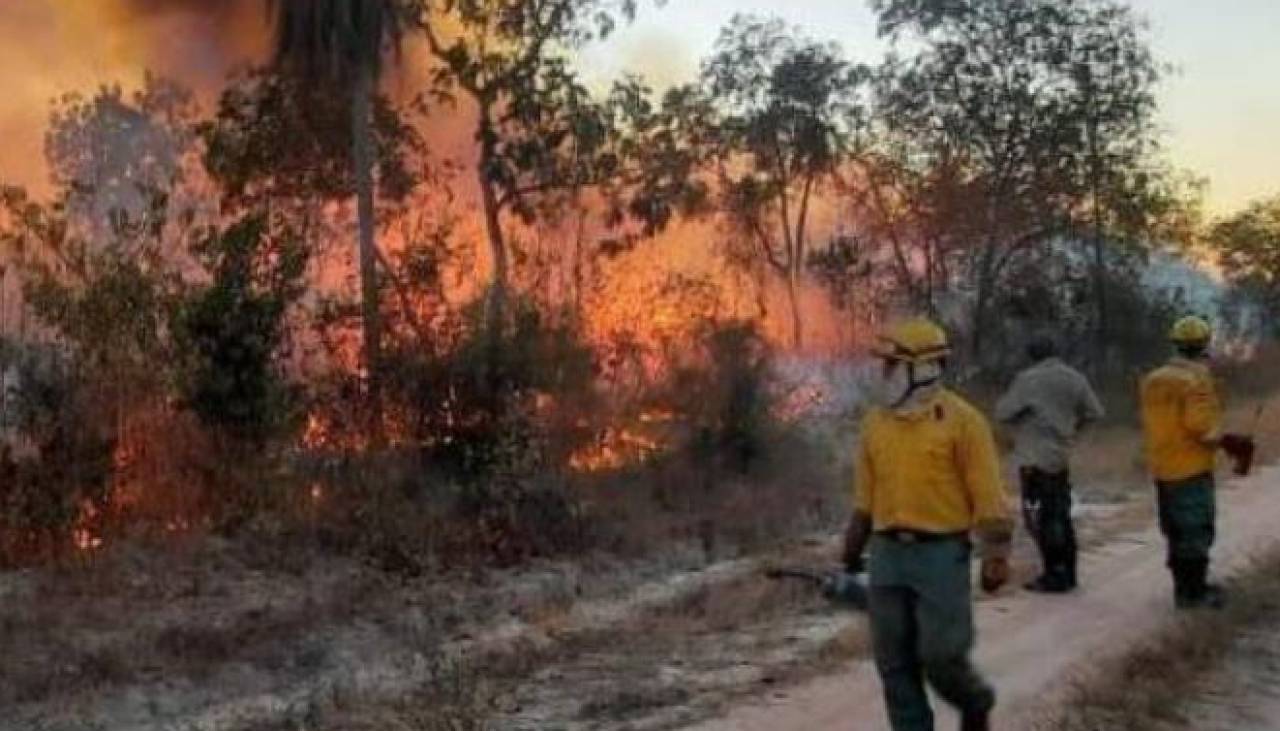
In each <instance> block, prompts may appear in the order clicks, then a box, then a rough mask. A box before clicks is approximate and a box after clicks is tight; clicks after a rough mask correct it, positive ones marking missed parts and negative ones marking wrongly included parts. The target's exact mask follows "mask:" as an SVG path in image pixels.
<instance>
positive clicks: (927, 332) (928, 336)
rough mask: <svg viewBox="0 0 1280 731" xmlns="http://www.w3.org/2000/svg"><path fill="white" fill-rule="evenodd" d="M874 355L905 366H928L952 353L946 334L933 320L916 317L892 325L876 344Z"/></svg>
mask: <svg viewBox="0 0 1280 731" xmlns="http://www.w3.org/2000/svg"><path fill="white" fill-rule="evenodd" d="M874 352H875V354H876V355H877V356H878V357H881V358H885V359H888V360H897V361H902V362H904V363H929V362H932V361H936V360H941V359H943V358H945V357H947V356H948V355H950V354H951V345H950V343H948V342H947V333H946V331H945V330H943V329H942V328H941V327H939V326H938V325H937V323H934V322H933V321H931V320H927V319H925V318H923V317H917V318H913V319H910V320H903V321H902V322H898V323H895V324H893V325H890V326H889V327H888V328H887V329H886V330H885V331H884V332H883V333H882V334H881V335H880V340H879V342H878V343H876V347H875V351H874Z"/></svg>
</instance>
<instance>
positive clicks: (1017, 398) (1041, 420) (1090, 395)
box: [995, 334, 1103, 594]
mask: <svg viewBox="0 0 1280 731" xmlns="http://www.w3.org/2000/svg"><path fill="white" fill-rule="evenodd" d="M1027 355H1028V356H1029V358H1030V360H1031V362H1032V365H1031V366H1030V367H1029V368H1027V369H1026V370H1024V371H1022V372H1021V373H1019V374H1018V376H1017V377H1016V378H1015V379H1014V380H1013V383H1012V384H1011V385H1010V386H1009V390H1008V391H1007V392H1006V393H1005V394H1004V396H1002V397H1001V398H1000V400H999V402H997V403H996V412H995V416H996V419H998V420H999V421H1001V422H1003V423H1005V424H1007V425H1008V426H1010V427H1011V428H1012V430H1013V444H1014V449H1013V462H1014V465H1015V466H1016V467H1017V469H1018V476H1019V478H1020V481H1021V483H1022V514H1023V518H1024V520H1025V521H1026V526H1027V531H1028V532H1029V533H1030V534H1031V537H1032V538H1033V539H1035V543H1036V547H1037V548H1038V549H1039V550H1040V557H1041V562H1042V564H1043V566H1044V570H1043V572H1042V573H1041V575H1040V576H1039V577H1037V578H1036V579H1035V580H1033V581H1032V582H1031V583H1029V584H1027V585H1026V588H1027V589H1028V590H1030V591H1036V592H1044V593H1055V594H1056V593H1063V592H1068V591H1071V590H1072V589H1075V588H1076V584H1077V581H1076V533H1075V526H1074V525H1073V524H1072V521H1071V473H1070V463H1071V448H1072V446H1073V445H1074V442H1075V438H1076V434H1077V433H1078V432H1079V431H1080V429H1081V428H1083V427H1084V426H1085V425H1087V424H1089V423H1091V422H1094V421H1097V420H1098V419H1101V418H1102V417H1103V409H1102V403H1101V402H1100V401H1099V400H1098V396H1097V394H1095V393H1094V391H1093V388H1092V387H1091V386H1090V385H1089V380H1088V379H1087V378H1085V377H1084V375H1083V374H1081V373H1080V372H1079V371H1077V370H1076V369H1074V368H1072V367H1071V366H1069V365H1067V364H1066V363H1064V362H1063V361H1062V359H1061V358H1059V357H1058V350H1057V344H1056V343H1055V342H1054V339H1053V338H1052V337H1050V336H1048V335H1044V334H1041V335H1037V336H1036V337H1034V338H1032V339H1031V341H1030V342H1029V343H1028V345H1027Z"/></svg>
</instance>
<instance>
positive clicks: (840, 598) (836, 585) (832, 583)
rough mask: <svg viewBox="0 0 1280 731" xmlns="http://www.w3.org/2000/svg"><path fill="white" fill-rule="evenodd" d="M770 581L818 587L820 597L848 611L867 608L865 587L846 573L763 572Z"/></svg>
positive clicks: (856, 578) (794, 569)
mask: <svg viewBox="0 0 1280 731" xmlns="http://www.w3.org/2000/svg"><path fill="white" fill-rule="evenodd" d="M765 575H766V576H768V577H769V578H771V579H798V580H801V581H805V582H808V583H810V584H813V585H814V586H817V587H818V590H819V591H821V592H822V595H823V596H824V597H826V598H827V599H828V600H830V601H831V602H833V603H835V604H839V605H841V606H844V607H848V608H850V609H858V610H865V609H866V608H867V587H866V586H864V585H863V583H862V580H861V579H859V578H858V577H857V576H856V575H854V574H851V573H849V572H847V571H813V570H811V569H803V568H772V569H769V570H768V571H766V572H765Z"/></svg>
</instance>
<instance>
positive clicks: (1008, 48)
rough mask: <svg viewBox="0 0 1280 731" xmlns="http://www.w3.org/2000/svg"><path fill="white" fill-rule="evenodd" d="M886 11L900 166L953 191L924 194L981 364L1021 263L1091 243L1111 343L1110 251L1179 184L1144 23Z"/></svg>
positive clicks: (903, 5)
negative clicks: (1167, 184) (1169, 164)
mask: <svg viewBox="0 0 1280 731" xmlns="http://www.w3.org/2000/svg"><path fill="white" fill-rule="evenodd" d="M872 5H873V8H874V9H875V10H876V11H877V12H878V13H879V14H880V32H881V34H882V35H884V36H887V37H889V38H890V39H891V40H892V41H894V42H895V51H894V52H893V53H891V55H890V58H889V60H888V61H887V62H886V64H885V66H884V67H883V69H882V71H881V75H880V84H879V87H878V90H879V94H878V102H879V103H878V105H877V106H878V115H877V117H878V120H879V123H880V131H881V132H882V133H883V137H884V139H885V141H886V144H885V149H886V150H887V151H888V154H887V155H886V156H887V157H888V158H889V159H891V160H892V161H893V163H894V164H895V165H896V166H898V167H900V168H903V169H905V170H908V171H910V172H911V173H912V175H913V176H914V177H915V178H916V179H917V180H923V181H939V182H945V184H944V185H928V186H924V187H920V186H917V190H918V191H923V192H925V193H928V194H930V195H934V194H936V196H937V197H934V198H932V199H931V200H929V201H927V202H926V204H925V205H922V206H921V209H922V210H925V211H928V212H929V213H930V214H931V215H934V216H941V218H939V219H938V220H936V221H935V225H934V226H933V228H934V230H944V231H946V232H947V233H946V236H947V238H948V239H949V248H950V250H951V251H952V252H953V253H955V254H956V255H958V256H959V257H961V261H960V263H961V264H962V268H963V271H964V276H965V279H967V280H968V283H969V285H970V291H971V298H972V299H971V303H972V306H971V311H970V317H969V319H970V327H971V339H970V345H971V349H972V351H973V353H974V354H975V355H977V354H979V353H981V352H982V350H983V347H984V345H985V344H986V343H985V341H984V338H985V336H986V335H987V334H988V333H989V332H990V330H991V329H992V325H993V324H994V312H993V303H994V301H995V296H996V293H997V292H998V291H999V289H1000V287H1001V283H1002V278H1003V277H1004V276H1005V275H1006V274H1007V272H1008V270H1009V267H1010V264H1011V262H1012V261H1013V260H1014V259H1015V258H1016V257H1017V256H1019V255H1020V254H1022V253H1025V252H1026V251H1028V250H1029V249H1031V248H1033V247H1036V246H1039V245H1045V244H1047V243H1049V242H1052V241H1054V240H1055V239H1068V238H1072V239H1078V238H1080V237H1081V236H1080V235H1081V234H1082V233H1083V232H1089V233H1088V234H1087V235H1091V238H1092V243H1093V253H1094V255H1095V256H1094V268H1095V279H1096V286H1095V292H1094V296H1095V298H1096V301H1097V303H1098V305H1097V306H1098V322H1099V325H1098V328H1099V331H1103V330H1104V329H1105V320H1106V318H1105V307H1104V306H1103V305H1102V304H1101V303H1102V302H1103V301H1104V300H1103V295H1104V290H1105V287H1104V284H1105V281H1106V275H1107V269H1108V259H1107V256H1106V255H1105V253H1104V252H1103V247H1104V242H1106V244H1105V245H1109V244H1111V243H1114V241H1115V239H1116V238H1118V237H1121V236H1123V235H1124V234H1126V233H1130V232H1131V231H1132V230H1133V229H1140V228H1143V226H1144V225H1145V222H1146V220H1147V219H1148V217H1149V214H1150V213H1152V212H1153V211H1154V210H1155V209H1157V208H1158V206H1156V205H1155V204H1154V202H1153V201H1154V199H1155V197H1156V196H1155V193H1156V192H1157V191H1158V189H1159V188H1160V184H1161V177H1162V175H1163V173H1164V171H1163V169H1161V168H1160V167H1159V166H1158V165H1156V164H1155V163H1154V162H1153V160H1154V158H1153V156H1152V152H1153V151H1154V150H1155V149H1156V147H1157V136H1156V131H1155V127H1154V125H1153V124H1152V118H1153V115H1154V112H1155V97H1154V88H1155V84H1156V83H1157V81H1158V80H1159V78H1160V72H1161V67H1160V66H1159V64H1158V63H1157V62H1156V61H1155V59H1154V57H1153V56H1152V53H1151V51H1150V48H1149V46H1148V45H1147V41H1146V37H1145V35H1144V34H1143V32H1142V31H1141V26H1140V24H1139V23H1138V21H1137V20H1136V19H1135V18H1134V16H1133V14H1132V13H1131V12H1130V11H1129V10H1128V9H1127V8H1126V7H1124V6H1123V5H1120V4H1119V3H1116V2H1113V1H1112V0H1063V1H1061V2H1060V1H1058V0H959V1H957V2H950V3H936V2H928V1H927V0H874V2H873V3H872ZM904 40H905V41H906V43H900V41H904ZM900 50H906V51H908V53H907V54H906V55H899V51H900ZM1121 223H1123V224H1124V225H1123V226H1122V225H1120V224H1121Z"/></svg>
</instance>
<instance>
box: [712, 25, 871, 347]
mask: <svg viewBox="0 0 1280 731" xmlns="http://www.w3.org/2000/svg"><path fill="white" fill-rule="evenodd" d="M868 76H869V72H868V70H867V69H866V68H865V67H863V66H860V65H857V64H854V63H851V62H849V61H848V60H846V59H845V58H844V56H843V54H842V53H841V51H840V49H839V47H838V46H835V45H833V44H826V43H818V42H815V41H811V40H808V39H805V38H801V37H798V36H796V35H795V34H794V33H792V32H791V31H789V29H788V28H787V27H786V25H784V24H783V23H782V21H779V20H773V19H761V18H755V17H750V16H743V15H739V16H737V17H735V18H734V19H733V21H732V22H731V23H730V25H729V26H728V27H727V28H725V30H724V31H723V32H722V33H721V35H720V39H719V41H718V43H717V46H716V51H715V53H714V54H713V55H712V56H711V57H710V58H709V59H708V60H707V61H706V62H704V63H703V66H702V87H703V89H704V90H705V93H706V94H707V95H708V102H709V104H710V106H711V108H712V110H713V113H714V114H715V119H714V122H713V124H714V127H713V131H712V133H711V135H710V140H709V141H710V143H711V144H712V146H713V147H714V153H713V158H714V161H715V162H714V168H715V170H716V178H717V181H716V182H717V188H718V190H719V192H720V195H721V196H722V202H721V208H722V210H723V211H724V212H725V213H726V214H727V216H728V218H729V220H730V221H731V222H732V223H733V224H734V228H735V230H736V233H737V234H738V235H739V236H740V237H741V240H743V241H745V242H747V243H748V245H749V246H750V248H751V251H752V253H753V254H754V256H755V257H756V258H758V259H760V260H763V261H764V262H765V264H766V265H767V266H768V267H769V268H771V269H772V270H773V271H774V272H775V273H776V274H777V276H778V277H780V278H781V279H782V280H783V281H784V282H785V283H786V287H787V294H788V299H789V304H790V310H791V313H790V314H791V338H792V344H793V345H794V346H795V347H800V346H801V345H802V343H803V339H804V335H803V320H802V315H801V312H800V302H799V289H800V285H801V277H802V276H803V275H804V272H805V265H806V261H807V256H808V253H809V250H810V246H809V244H810V242H809V239H810V235H811V228H810V227H811V214H812V210H813V204H814V202H815V201H816V200H818V199H819V198H820V197H821V196H823V195H824V194H825V193H826V192H827V191H828V189H830V188H831V186H832V184H833V183H834V182H835V179H836V176H837V174H838V172H839V171H840V169H841V168H842V167H843V166H844V165H845V163H846V162H848V160H849V159H850V157H851V155H853V153H854V151H855V148H856V146H857V142H858V138H859V132H860V131H861V129H862V127H863V123H864V120H865V107H864V104H863V100H862V92H863V90H864V89H865V86H866V85H865V81H866V79H867V78H868Z"/></svg>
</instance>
